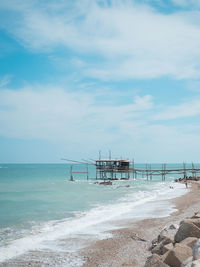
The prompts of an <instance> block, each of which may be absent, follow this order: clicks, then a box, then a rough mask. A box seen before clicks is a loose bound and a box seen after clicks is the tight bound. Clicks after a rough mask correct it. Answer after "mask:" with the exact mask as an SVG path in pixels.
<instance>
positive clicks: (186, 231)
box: [174, 221, 200, 242]
mask: <svg viewBox="0 0 200 267" xmlns="http://www.w3.org/2000/svg"><path fill="white" fill-rule="evenodd" d="M187 237H197V238H200V228H198V227H197V226H196V225H195V224H193V223H192V222H188V221H183V222H182V223H181V225H180V227H179V229H178V231H177V233H176V234H175V237H174V240H175V242H181V241H182V240H183V239H185V238H187Z"/></svg>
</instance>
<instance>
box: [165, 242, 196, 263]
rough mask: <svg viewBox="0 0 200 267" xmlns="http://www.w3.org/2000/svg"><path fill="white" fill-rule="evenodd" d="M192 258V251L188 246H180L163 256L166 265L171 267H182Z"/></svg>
mask: <svg viewBox="0 0 200 267" xmlns="http://www.w3.org/2000/svg"><path fill="white" fill-rule="evenodd" d="M191 256H192V249H191V248H190V247H188V246H186V245H183V244H178V245H177V246H176V247H174V248H173V249H172V250H170V251H168V252H167V253H166V254H164V256H163V261H164V263H166V264H168V265H169V266H171V267H180V266H181V263H182V262H183V261H184V260H186V259H187V258H189V257H191Z"/></svg>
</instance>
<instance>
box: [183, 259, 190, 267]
mask: <svg viewBox="0 0 200 267" xmlns="http://www.w3.org/2000/svg"><path fill="white" fill-rule="evenodd" d="M191 265H192V257H189V258H187V259H186V260H184V261H183V262H182V263H181V267H191Z"/></svg>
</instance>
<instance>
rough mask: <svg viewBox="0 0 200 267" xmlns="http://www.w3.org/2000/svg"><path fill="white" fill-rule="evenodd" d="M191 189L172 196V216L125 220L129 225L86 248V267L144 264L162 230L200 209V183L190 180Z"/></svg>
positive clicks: (138, 265) (118, 266)
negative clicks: (135, 220) (177, 195)
mask: <svg viewBox="0 0 200 267" xmlns="http://www.w3.org/2000/svg"><path fill="white" fill-rule="evenodd" d="M189 186H190V191H189V193H187V194H186V195H183V196H181V197H179V198H175V199H172V200H171V202H172V203H173V205H174V206H175V207H176V209H177V211H176V212H174V213H172V214H171V215H170V216H167V217H164V218H156V219H145V220H141V221H138V222H133V221H127V222H123V224H124V223H125V224H126V227H125V228H123V229H119V230H115V231H112V234H113V237H112V238H108V239H105V240H99V241H96V242H95V243H93V244H92V245H91V246H89V247H87V248H86V249H84V251H83V253H82V254H83V256H84V258H85V263H84V265H83V266H84V267H97V266H98V267H122V266H123V267H125V266H133V267H134V266H135V267H142V266H144V264H145V261H146V258H147V257H148V256H149V255H151V253H150V252H149V247H150V246H151V241H152V240H153V239H154V238H156V237H157V235H158V234H159V233H160V231H161V230H162V229H163V228H165V227H166V226H170V225H171V224H179V222H180V221H181V220H182V219H183V218H186V217H191V216H192V215H193V214H194V212H196V211H198V210H200V197H199V196H200V183H199V182H190V183H189Z"/></svg>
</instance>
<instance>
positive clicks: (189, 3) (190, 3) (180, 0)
mask: <svg viewBox="0 0 200 267" xmlns="http://www.w3.org/2000/svg"><path fill="white" fill-rule="evenodd" d="M172 3H174V4H175V5H177V6H181V7H190V8H191V7H200V1H199V0H172Z"/></svg>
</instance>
